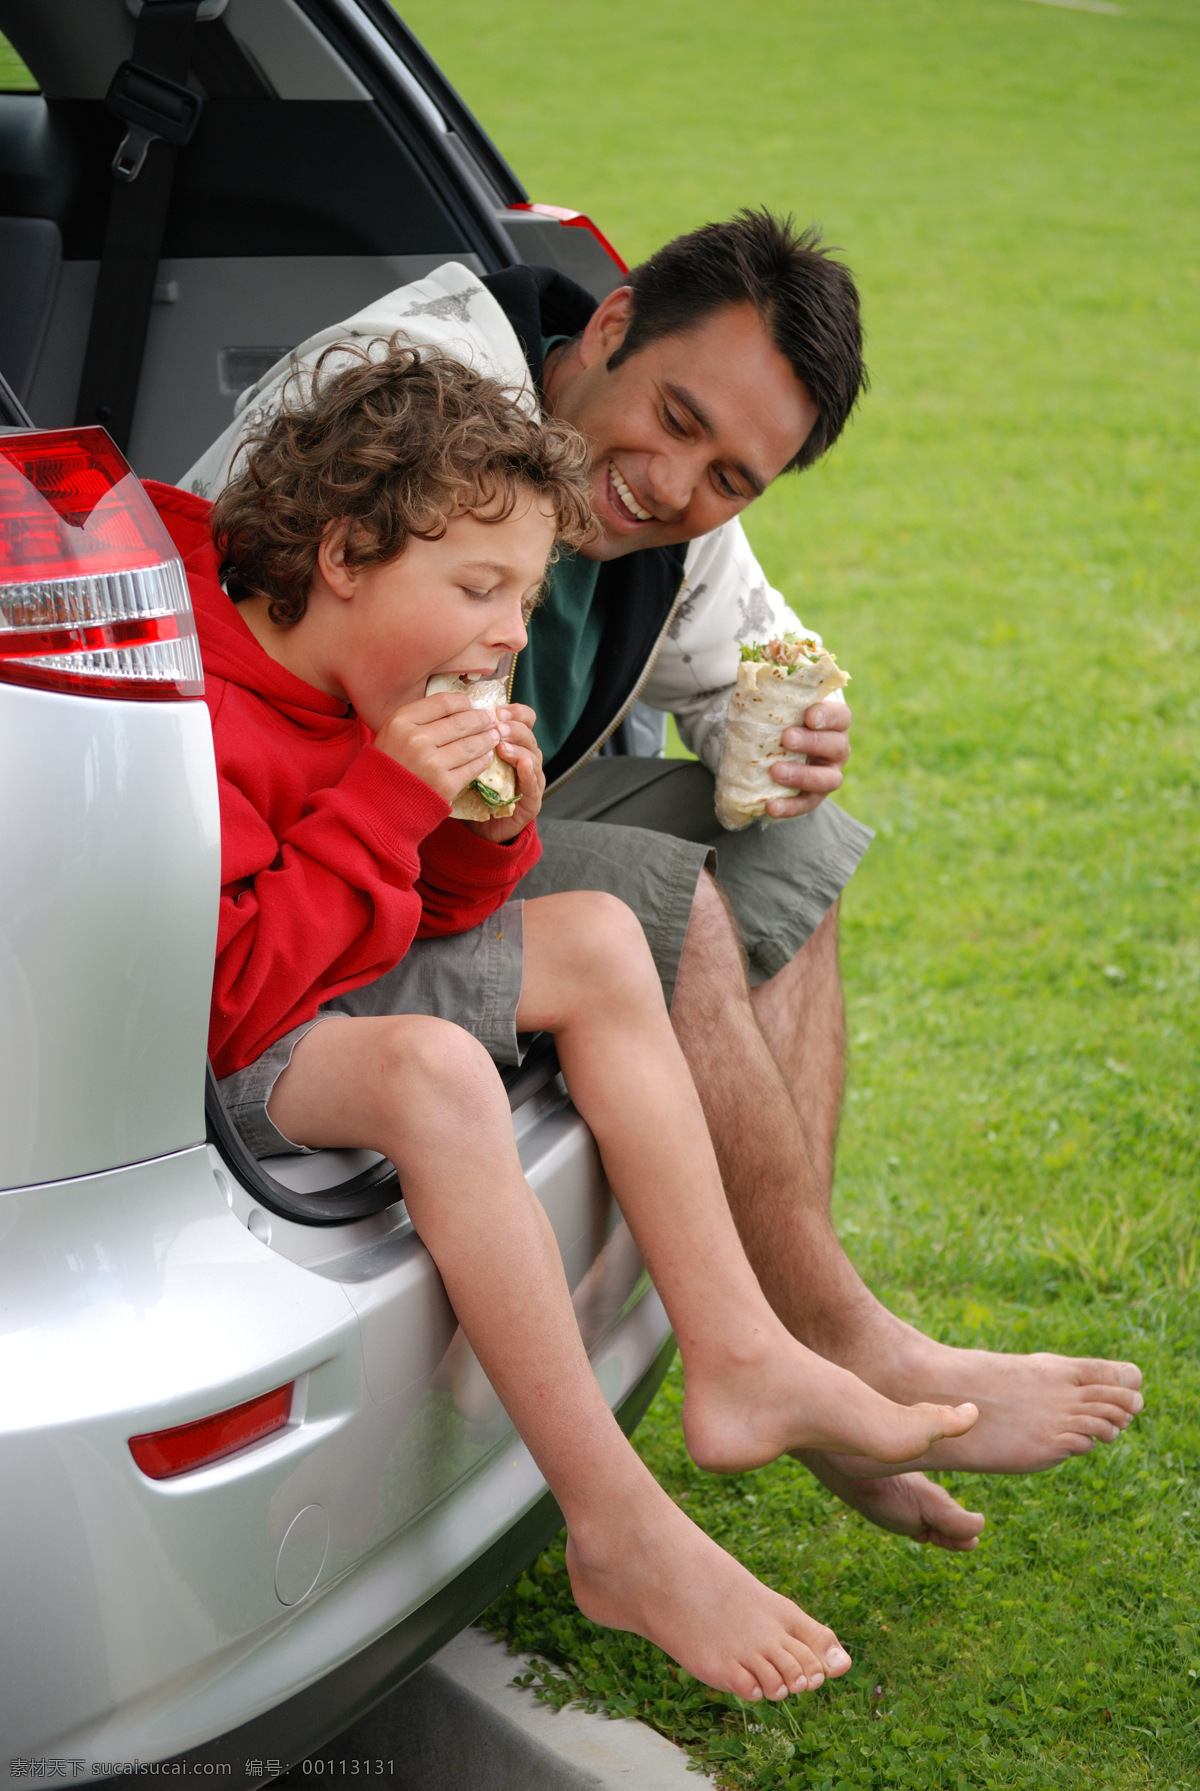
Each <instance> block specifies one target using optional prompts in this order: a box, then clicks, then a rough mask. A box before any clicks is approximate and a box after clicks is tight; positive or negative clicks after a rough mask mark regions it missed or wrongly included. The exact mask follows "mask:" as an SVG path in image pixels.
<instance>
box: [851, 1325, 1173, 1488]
mask: <svg viewBox="0 0 1200 1791" xmlns="http://www.w3.org/2000/svg"><path fill="white" fill-rule="evenodd" d="M881 1310H882V1309H881ZM884 1316H885V1318H886V1319H887V1321H888V1322H887V1324H886V1325H885V1326H883V1327H882V1329H879V1330H878V1331H877V1334H876V1335H875V1336H874V1337H871V1338H868V1339H865V1340H862V1341H860V1343H859V1344H858V1346H857V1347H856V1348H855V1350H854V1352H853V1353H854V1359H855V1366H856V1367H857V1369H858V1372H859V1373H860V1374H862V1375H863V1377H864V1378H865V1379H866V1380H868V1381H869V1382H870V1384H871V1385H872V1386H873V1387H875V1388H876V1389H877V1390H878V1391H879V1392H881V1393H885V1394H887V1395H888V1396H889V1397H890V1398H892V1399H901V1400H938V1401H946V1402H952V1401H957V1400H970V1401H971V1402H972V1403H973V1404H974V1405H976V1406H978V1408H979V1422H978V1424H976V1425H975V1426H974V1428H973V1429H972V1430H971V1432H970V1434H969V1435H963V1436H957V1437H952V1436H951V1435H950V1433H946V1434H945V1435H944V1436H943V1437H942V1438H940V1439H938V1440H937V1441H936V1442H934V1443H932V1444H931V1446H930V1447H929V1448H928V1449H926V1450H924V1451H923V1452H922V1453H921V1454H919V1455H916V1456H913V1457H912V1458H911V1459H910V1460H909V1461H907V1462H905V1463H904V1464H903V1466H904V1467H905V1468H955V1469H958V1470H960V1471H967V1472H973V1473H979V1474H1035V1473H1039V1472H1041V1470H1042V1469H1044V1468H1052V1467H1055V1466H1057V1464H1058V1463H1059V1462H1061V1461H1066V1460H1067V1458H1068V1457H1069V1456H1072V1455H1086V1454H1087V1453H1088V1451H1089V1450H1090V1449H1092V1448H1093V1447H1094V1446H1095V1444H1096V1443H1097V1442H1101V1443H1111V1442H1114V1441H1115V1440H1116V1438H1117V1437H1119V1436H1120V1434H1121V1432H1122V1431H1123V1430H1124V1429H1125V1428H1126V1426H1127V1425H1128V1424H1130V1423H1131V1422H1132V1421H1133V1419H1134V1418H1135V1417H1136V1416H1137V1414H1138V1412H1140V1411H1141V1409H1142V1406H1143V1405H1144V1403H1145V1402H1144V1400H1143V1399H1142V1395H1141V1393H1140V1392H1139V1391H1138V1389H1139V1387H1140V1386H1141V1383H1142V1374H1141V1370H1140V1369H1139V1368H1137V1367H1135V1366H1134V1364H1133V1363H1132V1362H1106V1361H1098V1360H1094V1359H1091V1358H1088V1357H1073V1356H1055V1355H1049V1354H1038V1355H1031V1356H1007V1355H1000V1354H998V1353H996V1352H994V1351H992V1350H980V1349H952V1348H950V1347H949V1345H947V1344H942V1343H935V1342H934V1341H933V1340H932V1339H931V1338H929V1337H923V1336H922V1335H921V1333H920V1332H919V1331H914V1330H913V1329H912V1328H911V1327H910V1326H909V1325H906V1324H903V1323H901V1321H900V1320H899V1319H896V1318H893V1317H892V1316H891V1314H885V1315H884ZM839 1354H841V1351H839ZM861 1453H862V1454H863V1455H867V1454H869V1453H871V1452H870V1451H867V1450H863V1451H862V1452H861ZM834 1465H835V1466H836V1467H837V1468H839V1469H840V1470H841V1471H843V1472H845V1473H849V1474H851V1475H853V1476H854V1477H856V1478H857V1477H859V1476H868V1477H869V1476H871V1474H872V1472H873V1470H872V1468H871V1466H870V1463H869V1462H866V1461H860V1462H849V1461H846V1462H842V1461H838V1462H836V1463H835V1464H834Z"/></svg>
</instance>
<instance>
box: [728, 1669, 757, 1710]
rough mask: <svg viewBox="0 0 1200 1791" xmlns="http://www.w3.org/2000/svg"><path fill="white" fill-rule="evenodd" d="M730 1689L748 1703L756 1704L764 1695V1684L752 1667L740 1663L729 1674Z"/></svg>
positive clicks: (735, 1695)
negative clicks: (761, 1683)
mask: <svg viewBox="0 0 1200 1791" xmlns="http://www.w3.org/2000/svg"><path fill="white" fill-rule="evenodd" d="M729 1689H730V1691H731V1692H732V1693H733V1695H734V1697H735V1698H743V1699H744V1700H745V1702H746V1703H747V1704H756V1703H757V1702H758V1700H759V1699H760V1698H761V1697H762V1695H763V1692H762V1686H761V1685H760V1684H759V1683H758V1680H757V1678H756V1677H755V1675H754V1673H753V1671H752V1670H751V1668H750V1667H749V1666H742V1665H741V1664H740V1663H739V1665H737V1666H736V1667H734V1669H733V1671H732V1673H730V1675H729Z"/></svg>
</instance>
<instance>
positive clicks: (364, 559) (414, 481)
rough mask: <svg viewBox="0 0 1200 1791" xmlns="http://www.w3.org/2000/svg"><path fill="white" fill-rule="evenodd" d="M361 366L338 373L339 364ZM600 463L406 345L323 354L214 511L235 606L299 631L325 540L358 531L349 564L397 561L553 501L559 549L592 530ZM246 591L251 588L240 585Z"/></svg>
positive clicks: (500, 396)
mask: <svg viewBox="0 0 1200 1791" xmlns="http://www.w3.org/2000/svg"><path fill="white" fill-rule="evenodd" d="M347 353H349V354H351V355H353V356H354V357H355V358H354V361H353V363H352V364H351V365H350V366H349V367H343V368H341V370H340V371H332V372H330V371H327V369H326V365H325V363H326V362H327V361H328V359H329V357H330V355H337V356H338V357H339V359H343V358H344V357H345V355H346V354H347ZM589 467H590V455H589V452H588V447H587V443H586V442H585V441H584V439H583V437H582V436H581V435H580V434H579V433H578V432H577V431H576V430H574V429H572V428H571V427H570V425H569V424H566V423H561V422H558V421H557V420H556V419H554V418H548V419H546V420H544V421H542V422H535V421H534V419H533V418H532V417H530V416H529V415H527V413H526V412H525V411H524V410H522V409H521V408H520V407H519V406H518V405H517V404H516V403H515V402H514V401H513V397H512V395H511V394H509V393H508V392H506V391H505V390H504V388H503V387H502V386H501V385H500V384H499V383H498V382H497V381H496V380H494V379H489V378H487V377H486V376H485V375H484V374H481V373H476V372H475V371H473V369H471V368H470V367H464V366H463V365H462V363H461V362H459V361H455V360H452V359H450V358H449V356H447V355H442V354H437V353H435V352H433V351H432V350H428V349H422V350H421V351H420V352H419V353H418V351H417V350H416V349H414V348H412V347H407V346H404V345H403V344H402V343H401V341H400V338H399V336H398V335H397V336H393V337H392V339H391V341H390V342H383V341H377V342H372V343H369V344H367V345H366V346H365V347H360V346H359V345H357V344H345V343H339V344H337V345H335V346H334V347H333V348H329V349H326V351H325V353H324V354H323V355H322V356H321V358H320V360H319V361H318V362H317V364H316V367H315V369H314V370H313V372H312V373H311V375H310V374H308V373H307V372H305V371H298V372H297V373H295V374H293V375H292V378H291V380H289V382H288V385H287V386H286V387H285V389H284V395H283V401H282V404H281V406H280V408H279V409H278V410H277V411H276V412H275V413H274V415H273V416H271V417H269V418H268V419H265V420H264V422H263V424H262V426H261V428H260V429H259V430H258V432H257V433H256V434H253V435H251V436H249V437H248V438H247V441H246V457H245V461H244V463H243V466H242V470H241V471H240V472H239V473H237V475H236V476H235V477H234V478H233V479H231V480H230V482H229V484H228V485H227V486H226V487H225V489H224V491H222V493H221V494H220V496H219V497H218V498H217V501H216V503H215V504H214V505H213V511H212V531H213V536H214V539H215V541H216V543H217V549H218V552H219V553H220V554H221V556H222V559H223V561H224V562H225V566H226V568H227V572H228V582H229V584H230V588H231V590H232V592H233V594H234V595H235V596H238V595H246V594H248V593H250V592H263V593H264V594H266V595H267V596H269V597H270V599H271V602H270V606H269V614H270V616H271V620H272V621H273V622H277V623H282V624H288V623H293V622H298V621H299V620H300V618H301V616H302V615H303V614H304V610H305V606H306V604H307V602H308V592H309V587H310V586H311V584H312V580H313V576H314V574H315V573H316V570H317V549H318V547H319V546H320V543H321V541H322V539H323V537H324V536H325V535H326V533H327V532H328V530H329V529H330V528H332V527H333V526H335V525H336V524H337V523H339V522H342V521H348V522H349V525H350V527H349V533H348V535H347V540H346V564H347V565H349V566H367V565H371V564H373V563H376V562H381V561H387V560H394V559H396V558H397V557H398V555H400V554H402V553H403V552H404V548H405V545H406V543H407V541H408V538H409V536H410V535H418V536H420V537H421V538H422V539H424V540H426V541H436V540H438V539H439V538H440V537H441V536H442V535H443V534H444V533H445V530H446V524H447V522H448V521H449V520H450V518H451V517H453V516H457V515H461V514H462V513H464V512H470V513H472V514H475V515H482V516H484V517H485V518H486V519H487V520H488V521H496V522H499V521H502V520H503V519H504V518H505V517H508V516H511V514H512V512H513V510H514V509H515V508H516V506H517V504H518V503H519V502H520V500H521V499H522V497H524V496H526V495H527V494H529V493H532V494H533V495H534V496H536V497H539V498H543V499H548V500H549V502H550V504H551V506H552V507H553V510H554V514H555V517H556V519H557V532H558V538H559V540H560V541H561V542H563V543H564V544H565V545H567V546H569V547H580V546H582V545H583V543H584V542H585V541H587V540H588V539H589V537H590V536H591V535H592V533H593V532H594V528H595V524H594V522H593V519H592V510H591V499H590V494H589V480H588V474H589ZM239 587H240V588H239Z"/></svg>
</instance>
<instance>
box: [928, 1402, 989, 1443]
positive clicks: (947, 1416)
mask: <svg viewBox="0 0 1200 1791" xmlns="http://www.w3.org/2000/svg"><path fill="white" fill-rule="evenodd" d="M928 1410H929V1415H930V1417H931V1419H932V1420H933V1422H934V1423H935V1424H937V1425H938V1426H939V1427H940V1428H939V1430H938V1433H937V1434H938V1435H939V1436H943V1437H960V1436H962V1434H963V1432H964V1431H968V1430H970V1428H971V1426H972V1425H973V1424H977V1423H978V1422H979V1407H978V1406H977V1405H971V1404H966V1405H935V1406H931V1407H929V1408H928Z"/></svg>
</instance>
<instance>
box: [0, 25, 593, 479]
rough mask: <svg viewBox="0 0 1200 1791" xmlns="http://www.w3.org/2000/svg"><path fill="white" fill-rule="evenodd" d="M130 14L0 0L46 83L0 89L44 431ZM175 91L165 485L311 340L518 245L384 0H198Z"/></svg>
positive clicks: (153, 427) (158, 365)
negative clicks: (197, 106) (186, 108)
mask: <svg viewBox="0 0 1200 1791" xmlns="http://www.w3.org/2000/svg"><path fill="white" fill-rule="evenodd" d="M138 10H140V6H139V0H0V29H2V30H3V31H4V33H5V35H6V36H7V37H8V39H9V40H10V42H11V43H12V45H13V46H14V48H15V50H16V51H17V53H18V54H19V55H20V57H21V58H22V59H23V61H24V62H25V64H26V65H27V67H28V68H29V70H30V71H31V74H32V75H33V78H34V79H35V80H36V81H37V83H38V85H39V87H40V89H41V91H40V92H38V93H3V94H0V270H3V271H2V272H0V286H2V293H0V296H2V304H0V313H2V315H3V322H2V323H0V372H3V373H4V374H5V376H6V377H7V379H8V381H9V383H10V385H11V386H12V387H13V388H14V390H15V391H16V393H17V395H18V397H19V398H21V399H22V400H23V401H24V403H25V404H26V406H27V408H28V410H29V412H30V414H31V415H32V417H33V419H34V421H35V423H37V424H38V425H39V426H40V427H56V426H61V425H65V424H68V423H70V422H72V421H74V420H75V406H76V400H77V396H78V392H79V384H80V374H81V371H82V368H83V362H84V353H85V348H86V345H87V340H88V330H89V325H90V320H91V310H92V299H93V294H94V292H95V289H96V281H97V270H98V267H99V264H100V256H101V250H102V246H103V242H104V235H105V226H106V221H107V217H108V209H109V203H110V197H111V193H112V189H113V184H114V182H113V175H112V172H111V166H112V161H113V156H114V154H115V152H116V150H117V148H118V146H119V144H120V143H121V141H122V137H123V135H124V131H125V126H124V124H123V123H122V121H121V120H120V119H118V118H117V117H115V116H114V115H113V114H112V113H111V112H110V111H109V110H108V109H107V108H106V106H105V94H106V92H107V91H108V87H109V83H110V81H111V79H112V77H113V74H114V72H115V71H116V69H117V68H118V66H119V65H120V64H121V63H122V62H123V61H125V60H126V59H128V58H129V57H130V56H131V54H132V52H133V44H134V31H135V18H134V14H135V13H136V12H137V11H138ZM210 12H215V15H216V16H212V17H206V16H205V15H206V14H208V13H210ZM414 71H415V72H414ZM188 86H189V87H190V88H191V89H193V90H194V91H195V92H196V93H197V94H199V95H201V96H202V99H203V106H202V110H201V113H200V118H199V122H198V126H197V128H196V131H195V135H194V137H193V138H192V140H191V141H190V143H188V145H187V146H186V148H184V149H182V150H181V151H180V153H179V156H178V159H177V163H176V170H175V176H174V184H173V188H172V191H171V198H170V206H169V210H168V213H167V219H166V228H165V235H164V239H163V245H162V257H161V260H160V263H159V269H158V278H157V281H156V285H155V292H154V303H153V306H152V309H151V318H150V327H149V332H148V335H147V340H146V348H145V357H144V362H143V367H142V377H141V382H140V386H139V389H138V398H137V406H136V411H135V413H134V422H133V428H132V433H131V436H130V441H129V454H130V458H131V460H132V462H133V464H134V466H135V468H136V469H137V471H138V472H139V473H141V474H142V476H143V477H148V478H159V479H166V480H168V481H169V480H172V479H174V478H176V477H178V476H179V474H180V473H181V472H182V470H183V469H184V468H185V467H187V466H188V465H190V464H191V462H192V460H193V459H195V458H196V456H197V455H198V454H199V452H200V451H201V450H202V449H203V448H204V447H205V446H207V444H208V443H209V442H210V441H211V440H212V439H213V438H214V437H215V436H216V435H218V434H219V433H220V431H221V430H222V429H223V428H224V427H225V425H226V424H227V423H228V421H229V418H230V416H231V414H232V405H233V401H234V398H235V397H236V395H237V394H238V393H239V392H240V391H242V390H243V389H244V388H245V387H246V386H247V385H249V384H251V383H252V382H253V381H254V380H255V379H257V377H258V376H259V374H260V373H261V372H263V371H264V370H265V369H266V367H268V366H269V365H271V363H272V362H273V361H275V360H277V359H278V358H279V355H280V354H281V353H282V352H284V351H286V350H287V349H288V348H291V347H293V346H294V345H295V344H296V343H297V342H299V341H302V340H303V339H304V338H305V337H306V336H308V335H311V334H312V333H313V332H314V331H316V330H318V329H322V328H324V327H326V326H327V325H328V324H329V323H331V322H333V321H334V320H336V319H337V318H339V317H345V316H348V315H350V314H351V313H352V312H353V311H355V310H357V309H359V308H360V307H361V306H362V305H364V304H366V303H367V302H368V301H369V300H370V299H372V298H374V297H376V296H377V295H378V294H380V293H382V292H386V291H388V290H390V289H391V288H393V287H395V286H398V285H401V284H403V283H404V282H406V281H408V280H411V279H415V278H418V277H419V276H420V275H422V274H423V273H427V272H429V271H430V270H431V269H432V268H434V267H436V266H438V265H439V264H440V263H441V262H443V261H446V260H449V259H452V258H453V259H457V260H460V261H464V262H465V263H466V264H467V265H468V266H470V267H473V268H475V269H476V270H477V271H481V272H482V271H487V270H491V269H494V268H498V267H502V266H505V265H507V264H509V263H510V262H512V261H513V260H514V259H518V258H519V257H518V255H517V254H516V253H515V251H514V248H513V244H512V239H511V237H510V236H508V235H507V233H506V231H505V227H504V225H503V224H502V223H501V222H500V221H499V219H500V217H501V216H502V215H503V213H504V211H505V210H506V207H507V205H508V204H510V203H512V202H513V201H515V200H519V199H521V198H523V197H524V195H523V193H522V190H521V188H520V187H519V186H518V184H517V182H516V180H515V178H514V177H513V176H512V174H511V173H510V171H509V170H508V169H507V168H506V167H505V165H504V163H503V162H502V161H501V160H500V158H499V156H498V155H497V154H496V152H495V151H494V149H492V147H491V145H490V144H489V143H488V141H487V139H486V138H485V137H484V136H483V133H482V132H480V131H479V129H478V126H476V125H475V123H474V121H473V120H472V119H471V118H470V116H469V114H467V113H466V112H465V110H464V109H463V108H462V107H461V104H460V103H459V102H458V101H457V99H456V98H455V96H454V95H453V93H452V92H451V91H450V90H449V89H448V88H447V87H446V86H445V84H444V83H443V82H442V81H441V77H440V76H438V75H437V72H436V70H434V69H432V66H431V65H430V64H428V62H427V61H426V59H425V58H424V54H423V52H422V51H421V50H420V48H419V46H418V45H416V44H415V42H414V41H413V40H412V39H411V38H410V37H409V36H408V34H407V32H406V31H405V29H404V27H403V25H402V24H401V23H400V21H399V20H398V19H397V18H396V16H395V14H394V13H393V12H392V11H391V9H390V8H389V7H388V6H387V5H386V4H384V3H383V0H379V3H378V5H375V6H372V4H371V0H367V4H366V5H365V6H364V7H361V8H360V7H359V6H356V5H354V4H348V3H347V0H228V3H227V4H225V5H224V6H221V5H220V0H205V4H203V5H202V6H201V9H200V15H199V21H198V23H197V26H196V29H195V37H194V46H193V50H192V55H191V63H190V73H189V77H188ZM431 95H433V96H434V97H431ZM517 221H518V222H519V223H524V222H525V220H523V219H520V218H519V216H518V220H517ZM563 234H564V235H566V234H568V233H566V232H564V233H563ZM569 234H570V235H571V236H573V237H575V236H578V234H579V233H578V232H571V233H569Z"/></svg>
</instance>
